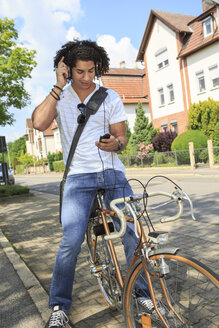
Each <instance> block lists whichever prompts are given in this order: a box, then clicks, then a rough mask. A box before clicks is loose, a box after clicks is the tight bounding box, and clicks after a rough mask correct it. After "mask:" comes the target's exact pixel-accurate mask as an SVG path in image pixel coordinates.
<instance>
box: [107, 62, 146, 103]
mask: <svg viewBox="0 0 219 328" xmlns="http://www.w3.org/2000/svg"><path fill="white" fill-rule="evenodd" d="M101 80H102V83H103V86H104V87H105V88H108V89H113V90H114V91H116V92H117V93H118V94H119V95H120V97H121V99H122V101H123V103H137V102H139V101H141V102H144V103H147V102H148V100H147V99H145V97H146V96H147V88H146V81H145V80H146V79H145V72H144V70H143V69H132V68H110V70H109V71H108V72H107V73H106V74H105V75H103V76H102V77H101Z"/></svg>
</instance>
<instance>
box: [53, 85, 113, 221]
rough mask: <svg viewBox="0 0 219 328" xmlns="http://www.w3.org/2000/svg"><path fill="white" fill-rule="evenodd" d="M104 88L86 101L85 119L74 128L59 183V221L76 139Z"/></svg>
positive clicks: (98, 104) (104, 95) (97, 107)
mask: <svg viewBox="0 0 219 328" xmlns="http://www.w3.org/2000/svg"><path fill="white" fill-rule="evenodd" d="M106 90H107V89H106V88H103V87H100V88H99V89H98V90H97V91H96V92H95V93H94V94H93V95H92V97H91V98H90V100H89V101H88V103H87V104H86V119H85V121H84V122H83V123H81V124H78V127H77V129H76V132H75V135H74V138H73V140H72V144H71V147H70V150H69V153H68V158H67V162H66V166H65V172H64V174H63V178H62V181H61V184H60V206H59V218H60V222H61V209H62V195H63V189H64V185H65V181H66V178H67V175H68V171H69V167H70V164H71V161H72V158H73V155H74V152H75V149H76V147H77V144H78V140H79V138H80V136H81V134H82V132H83V130H84V127H85V125H86V123H87V121H88V119H89V117H90V115H94V114H95V113H96V112H97V111H98V109H99V108H100V106H101V104H102V103H103V102H104V100H105V99H106V97H107V95H108V94H107V92H106Z"/></svg>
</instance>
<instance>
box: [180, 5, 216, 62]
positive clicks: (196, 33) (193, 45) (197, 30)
mask: <svg viewBox="0 0 219 328" xmlns="http://www.w3.org/2000/svg"><path fill="white" fill-rule="evenodd" d="M213 12H215V7H212V8H211V9H210V10H208V11H207V12H205V13H204V14H202V15H200V16H198V17H197V18H196V19H195V20H193V21H192V22H190V24H189V26H190V27H191V29H192V30H193V33H192V34H191V35H190V36H188V37H187V38H186V39H185V41H184V43H183V46H182V49H181V51H180V53H179V57H184V56H186V55H189V54H191V53H193V52H195V51H197V50H199V49H201V48H204V47H206V46H207V45H209V44H211V43H213V42H215V41H217V40H219V31H218V28H217V29H215V28H214V33H213V34H211V35H209V36H208V37H206V38H205V37H204V34H203V26H202V20H203V19H204V18H207V17H208V16H210V15H212V13H213ZM213 21H214V20H213Z"/></svg>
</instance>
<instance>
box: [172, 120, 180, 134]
mask: <svg viewBox="0 0 219 328" xmlns="http://www.w3.org/2000/svg"><path fill="white" fill-rule="evenodd" d="M170 126H171V131H173V132H176V133H177V134H178V125H177V121H176V120H172V121H170Z"/></svg>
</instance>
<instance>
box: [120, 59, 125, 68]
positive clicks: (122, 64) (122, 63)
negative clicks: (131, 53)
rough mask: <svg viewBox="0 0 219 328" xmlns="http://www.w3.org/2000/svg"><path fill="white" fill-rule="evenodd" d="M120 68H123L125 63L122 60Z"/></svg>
mask: <svg viewBox="0 0 219 328" xmlns="http://www.w3.org/2000/svg"><path fill="white" fill-rule="evenodd" d="M120 68H125V61H124V60H123V61H121V62H120Z"/></svg>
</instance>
